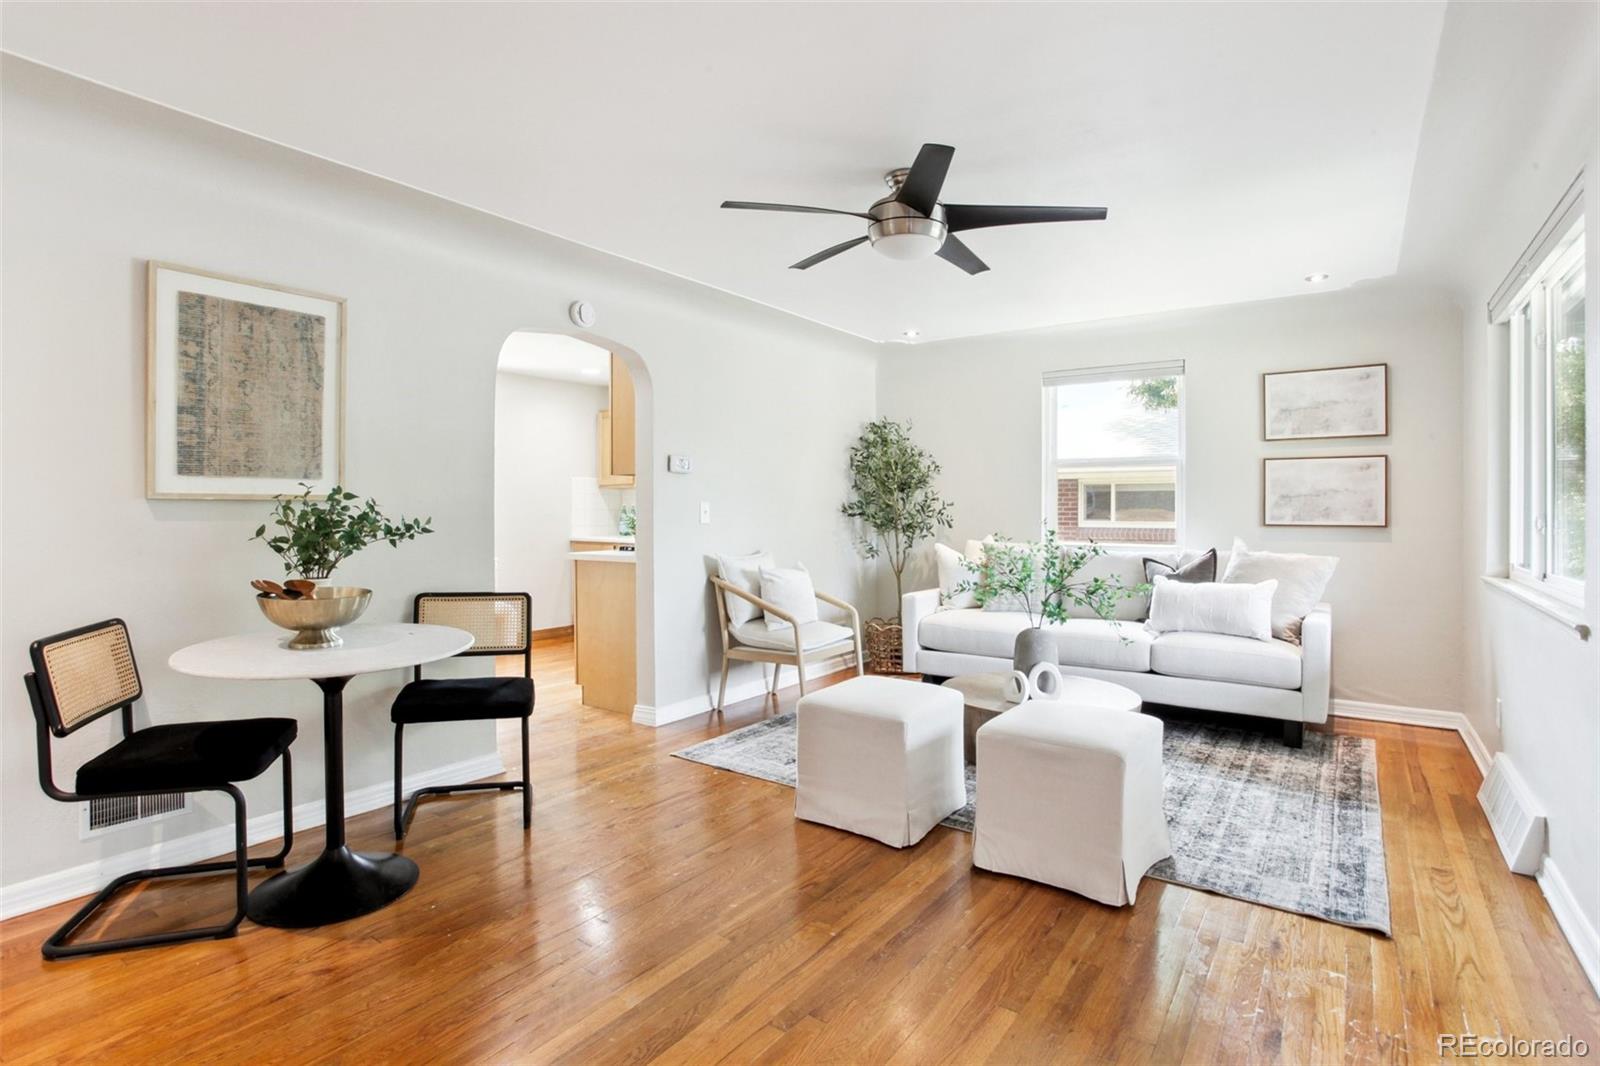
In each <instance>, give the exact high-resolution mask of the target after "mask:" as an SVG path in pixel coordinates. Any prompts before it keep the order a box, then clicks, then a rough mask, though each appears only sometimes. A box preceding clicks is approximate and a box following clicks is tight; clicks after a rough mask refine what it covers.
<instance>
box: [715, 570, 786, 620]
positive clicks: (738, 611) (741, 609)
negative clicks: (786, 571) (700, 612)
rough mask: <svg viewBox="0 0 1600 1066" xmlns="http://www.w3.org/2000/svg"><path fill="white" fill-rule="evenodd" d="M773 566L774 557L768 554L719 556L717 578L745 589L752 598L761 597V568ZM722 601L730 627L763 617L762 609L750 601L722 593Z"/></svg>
mask: <svg viewBox="0 0 1600 1066" xmlns="http://www.w3.org/2000/svg"><path fill="white" fill-rule="evenodd" d="M772 565H773V562H772V556H771V555H768V554H767V553H766V552H751V553H750V554H749V555H719V556H717V576H718V577H720V578H722V580H724V581H726V582H727V583H728V584H730V585H733V586H735V587H736V588H740V589H743V590H744V591H745V592H748V593H749V594H750V595H752V596H757V597H759V596H760V595H761V568H762V567H763V566H772ZM719 591H720V590H719ZM722 599H723V602H724V603H725V604H726V606H727V609H728V622H729V624H730V625H735V626H738V625H743V624H744V623H746V622H748V621H750V619H752V618H760V617H761V608H759V607H757V606H756V605H755V604H753V603H751V602H750V601H749V600H746V599H741V598H740V597H738V596H734V595H732V594H729V593H722Z"/></svg>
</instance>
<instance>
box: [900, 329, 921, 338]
mask: <svg viewBox="0 0 1600 1066" xmlns="http://www.w3.org/2000/svg"><path fill="white" fill-rule="evenodd" d="M900 336H902V337H904V338H905V339H906V340H908V341H914V340H916V339H917V338H918V337H920V336H922V331H921V330H920V329H903V330H901V331H900Z"/></svg>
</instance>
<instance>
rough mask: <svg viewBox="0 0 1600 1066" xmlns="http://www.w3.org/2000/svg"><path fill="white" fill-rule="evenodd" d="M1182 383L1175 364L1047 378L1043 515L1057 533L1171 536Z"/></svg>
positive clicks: (1099, 537) (1147, 538)
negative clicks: (1159, 369) (1047, 482)
mask: <svg viewBox="0 0 1600 1066" xmlns="http://www.w3.org/2000/svg"><path fill="white" fill-rule="evenodd" d="M1163 369H1164V370H1165V369H1166V368H1163ZM1181 384H1182V376H1181V368H1179V372H1178V373H1173V372H1172V371H1171V370H1167V371H1166V372H1165V373H1162V374H1149V373H1148V372H1145V373H1139V372H1137V371H1135V372H1133V373H1129V374H1127V375H1126V376H1123V375H1118V374H1115V373H1114V372H1113V373H1108V374H1093V375H1085V376H1083V377H1082V378H1075V377H1074V376H1071V375H1058V376H1056V377H1054V378H1052V379H1051V380H1049V381H1048V382H1047V384H1046V392H1047V396H1048V398H1049V402H1047V403H1046V405H1045V408H1046V448H1047V461H1048V463H1049V467H1050V469H1051V470H1052V472H1053V475H1054V476H1053V479H1052V480H1053V483H1054V492H1053V493H1052V494H1050V496H1051V497H1053V499H1051V498H1049V497H1047V508H1048V513H1047V514H1046V520H1047V521H1049V522H1050V523H1051V524H1052V525H1054V527H1055V529H1056V532H1057V535H1058V536H1060V537H1061V539H1063V540H1067V541H1088V540H1095V541H1105V542H1108V543H1121V544H1175V543H1177V540H1178V515H1179V506H1180V500H1181V491H1180V489H1181V486H1180V484H1179V481H1180V478H1179V472H1180V470H1181V469H1182V456H1181V450H1182V441H1181V438H1182V432H1181V427H1182V389H1181Z"/></svg>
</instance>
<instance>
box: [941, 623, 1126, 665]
mask: <svg viewBox="0 0 1600 1066" xmlns="http://www.w3.org/2000/svg"><path fill="white" fill-rule="evenodd" d="M1027 627H1028V616H1027V615H1025V614H1023V613H1022V612H1020V611H981V610H963V611H939V612H937V613H935V614H931V615H929V616H928V617H926V618H924V619H923V620H922V624H921V625H920V626H919V627H918V628H917V643H918V644H920V645H921V646H922V647H924V648H927V649H929V650H931V651H947V652H953V653H956V654H960V655H983V656H987V657H989V658H991V659H1005V660H1007V661H1008V662H1009V661H1010V659H1011V654H1012V651H1013V650H1014V649H1015V647H1016V642H1017V634H1018V633H1020V632H1022V631H1023V630H1024V629H1026V628H1027ZM1045 629H1046V630H1048V631H1049V632H1050V633H1051V634H1052V635H1053V636H1054V637H1055V638H1056V659H1057V661H1058V662H1060V663H1061V665H1063V666H1090V667H1095V668H1097V669H1101V670H1131V671H1136V672H1139V673H1144V672H1146V671H1148V670H1149V669H1150V642H1151V640H1152V638H1151V636H1150V634H1149V633H1147V632H1145V629H1144V627H1143V626H1140V625H1136V624H1133V623H1130V622H1119V623H1117V624H1115V625H1113V624H1112V623H1111V622H1106V621H1102V620H1101V619H1099V618H1069V619H1068V620H1067V621H1066V622H1063V623H1061V624H1060V625H1055V624H1049V625H1046V626H1045Z"/></svg>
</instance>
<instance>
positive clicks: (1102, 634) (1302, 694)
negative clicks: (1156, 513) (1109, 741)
mask: <svg viewBox="0 0 1600 1066" xmlns="http://www.w3.org/2000/svg"><path fill="white" fill-rule="evenodd" d="M1148 554H1149V555H1150V556H1151V557H1152V558H1157V557H1162V556H1164V555H1166V554H1168V553H1158V552H1155V551H1152V552H1149V553H1148ZM1184 558H1185V559H1188V558H1192V553H1185V554H1184ZM1091 566H1094V567H1097V568H1104V569H1105V571H1106V572H1108V573H1113V574H1116V575H1117V576H1119V577H1121V578H1123V580H1124V581H1125V582H1126V583H1127V584H1130V585H1131V584H1137V583H1141V582H1142V581H1143V556H1142V555H1138V554H1134V553H1108V554H1107V555H1105V556H1103V557H1101V558H1100V559H1097V560H1095V561H1094V562H1093V563H1092V564H1091ZM1226 567H1227V556H1226V553H1224V554H1223V555H1222V556H1221V558H1219V560H1218V566H1217V572H1218V574H1219V576H1220V574H1221V573H1222V572H1223V571H1224V570H1225V569H1226ZM1148 610H1149V601H1148V600H1147V599H1146V598H1144V597H1133V598H1130V599H1127V600H1124V601H1123V602H1122V603H1121V604H1119V606H1118V610H1117V618H1118V620H1117V621H1114V622H1108V621H1103V620H1101V619H1099V618H1096V617H1093V616H1092V615H1091V616H1090V617H1086V618H1069V619H1068V620H1067V621H1066V622H1064V623H1062V624H1059V625H1056V624H1047V628H1048V629H1049V631H1050V632H1051V633H1053V634H1054V635H1055V638H1056V661H1057V662H1058V663H1059V664H1060V666H1061V672H1062V673H1064V674H1076V675H1079V676H1082V677H1095V678H1100V679H1101V680H1104V681H1112V682H1115V683H1116V684H1119V685H1123V686H1126V687H1127V688H1130V689H1132V690H1133V691H1135V692H1137V693H1138V694H1139V696H1140V697H1141V698H1142V699H1144V700H1145V701H1147V702H1150V703H1164V704H1169V705H1172V706H1176V707H1194V708H1198V709H1200V710H1207V711H1225V712H1228V713H1231V714H1248V715H1256V716H1258V717H1262V718H1277V719H1281V720H1282V721H1283V723H1284V729H1283V736H1284V742H1285V743H1286V744H1289V745H1291V746H1294V747H1298V746H1299V745H1300V740H1301V736H1302V734H1303V730H1304V726H1305V724H1306V723H1308V722H1309V723H1312V724H1317V723H1321V722H1326V721H1327V720H1328V693H1329V687H1330V678H1331V668H1332V660H1333V609H1332V608H1331V607H1330V606H1329V605H1328V604H1326V603H1322V604H1318V605H1317V607H1316V608H1315V609H1314V610H1313V611H1312V612H1311V613H1310V614H1309V615H1307V616H1306V618H1305V621H1304V622H1303V623H1302V626H1301V632H1300V644H1299V645H1298V646H1296V645H1294V644H1290V643H1289V642H1287V641H1283V640H1270V641H1263V640H1251V639H1249V638H1247V637H1229V636H1220V635H1217V634H1213V633H1164V634H1161V635H1160V636H1155V635H1152V634H1151V633H1150V632H1149V631H1148V630H1146V629H1145V627H1144V622H1143V619H1144V616H1145V613H1146V612H1148ZM1074 613H1080V612H1078V611H1076V610H1075V611H1074ZM1081 613H1088V612H1081ZM901 623H902V626H903V638H902V639H903V655H904V657H905V666H904V669H905V670H906V671H907V672H908V673H920V674H922V675H923V676H924V677H925V678H927V679H929V680H943V679H945V678H949V677H955V676H958V675H960V674H973V673H986V672H993V671H1004V670H1010V669H1011V653H1012V648H1013V645H1014V644H1015V641H1016V637H1017V633H1019V632H1020V631H1021V630H1022V629H1023V628H1025V627H1026V626H1027V625H1028V616H1027V615H1026V614H1022V613H1020V612H1010V611H1004V612H999V611H984V610H982V609H980V608H958V609H951V608H945V607H941V606H940V590H939V589H937V588H931V589H923V590H921V591H919V592H911V593H907V594H906V596H905V600H904V602H903V603H902V604H901Z"/></svg>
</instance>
